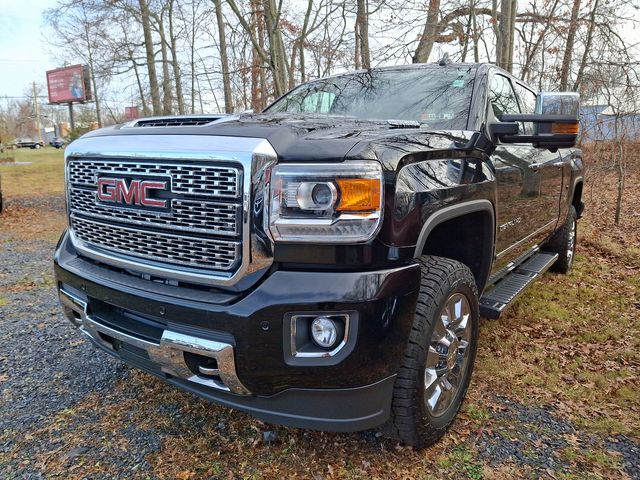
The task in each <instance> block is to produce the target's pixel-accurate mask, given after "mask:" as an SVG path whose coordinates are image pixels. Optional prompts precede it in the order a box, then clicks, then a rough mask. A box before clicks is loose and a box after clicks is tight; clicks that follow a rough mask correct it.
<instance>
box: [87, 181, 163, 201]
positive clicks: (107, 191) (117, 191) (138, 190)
mask: <svg viewBox="0 0 640 480" xmlns="http://www.w3.org/2000/svg"><path fill="white" fill-rule="evenodd" d="M166 188H167V182H162V181H158V180H129V182H128V183H127V180H126V179H124V178H109V177H106V178H105V177H103V178H99V179H98V199H99V200H100V201H101V202H109V203H124V204H127V205H138V206H140V207H159V208H165V207H166V206H167V201H166V200H159V199H157V198H152V197H151V196H150V191H151V190H166Z"/></svg>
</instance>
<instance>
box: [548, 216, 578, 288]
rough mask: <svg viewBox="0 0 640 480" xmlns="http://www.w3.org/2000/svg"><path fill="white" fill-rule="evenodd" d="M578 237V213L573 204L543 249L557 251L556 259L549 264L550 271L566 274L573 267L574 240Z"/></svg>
mask: <svg viewBox="0 0 640 480" xmlns="http://www.w3.org/2000/svg"><path fill="white" fill-rule="evenodd" d="M577 239H578V215H577V213H576V209H575V207H574V206H573V205H571V206H570V207H569V214H568V215H567V220H566V221H565V222H564V225H563V226H562V228H560V230H558V231H557V232H556V233H554V234H553V236H552V237H551V239H550V240H549V241H548V242H547V245H546V246H545V248H544V250H547V251H549V252H553V253H557V254H558V260H556V263H554V264H553V265H552V266H551V271H552V272H557V273H562V274H565V275H566V274H567V273H569V272H570V271H571V267H573V260H574V258H575V251H576V242H577Z"/></svg>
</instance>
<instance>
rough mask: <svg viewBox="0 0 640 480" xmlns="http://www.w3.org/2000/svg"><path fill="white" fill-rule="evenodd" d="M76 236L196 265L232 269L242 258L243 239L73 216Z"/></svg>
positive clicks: (107, 247)
mask: <svg viewBox="0 0 640 480" xmlns="http://www.w3.org/2000/svg"><path fill="white" fill-rule="evenodd" d="M71 229H72V231H73V235H74V236H75V238H76V239H78V240H80V241H82V242H86V243H88V244H90V245H95V246H98V247H101V248H103V249H105V250H108V251H115V252H118V253H121V254H124V255H131V256H134V257H139V258H145V259H148V260H151V261H155V262H168V263H172V264H178V265H184V266H187V267H192V268H205V269H212V270H225V271H227V270H232V269H233V268H235V267H236V266H237V264H238V261H239V259H240V257H241V255H240V246H241V242H239V241H223V240H212V239H209V238H200V237H191V236H186V235H182V234H180V235H175V234H168V233H164V232H163V233H160V232H156V231H148V230H139V229H135V228H129V227H122V226H119V225H114V224H109V223H104V222H100V221H94V220H87V219H85V218H81V217H76V216H75V215H73V214H72V215H71Z"/></svg>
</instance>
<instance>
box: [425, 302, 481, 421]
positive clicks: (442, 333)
mask: <svg viewBox="0 0 640 480" xmlns="http://www.w3.org/2000/svg"><path fill="white" fill-rule="evenodd" d="M471 322H472V317H471V306H470V304H469V300H468V299H467V297H466V296H464V295H463V294H461V293H453V294H451V295H450V296H449V298H447V301H446V302H445V304H444V307H443V308H442V310H441V311H440V313H439V314H438V316H437V317H436V319H435V325H434V327H433V333H432V335H431V343H430V344H429V351H428V353H427V361H426V366H425V370H424V400H425V403H426V406H427V409H428V410H429V413H430V414H431V415H432V416H433V417H439V416H441V415H443V414H444V413H445V412H446V411H447V409H448V408H449V407H450V406H451V404H452V402H453V400H454V398H455V397H456V394H457V393H458V390H459V389H460V387H461V385H462V384H463V381H464V376H465V372H466V371H467V369H468V363H469V350H470V348H469V342H470V341H471V332H472V325H471Z"/></svg>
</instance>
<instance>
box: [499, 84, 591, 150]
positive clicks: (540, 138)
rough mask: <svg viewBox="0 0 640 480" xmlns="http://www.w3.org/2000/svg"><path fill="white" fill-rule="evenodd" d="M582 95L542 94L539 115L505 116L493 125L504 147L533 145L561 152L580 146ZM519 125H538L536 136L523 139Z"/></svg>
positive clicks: (526, 136) (537, 102)
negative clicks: (506, 144) (505, 144)
mask: <svg viewBox="0 0 640 480" xmlns="http://www.w3.org/2000/svg"><path fill="white" fill-rule="evenodd" d="M579 121H580V95H579V94H577V93H574V92H541V93H540V94H539V95H538V97H537V99H536V108H535V113H532V114H516V115H511V114H508V115H507V114H505V115H502V116H501V117H500V122H499V123H494V124H491V125H489V129H490V131H491V133H492V135H494V136H495V137H496V138H498V139H499V140H500V141H501V142H503V143H532V144H533V145H534V146H535V147H542V148H548V149H549V150H557V149H558V148H569V147H573V146H574V145H575V144H576V141H577V139H578V132H579V127H580V123H579ZM518 122H527V123H532V124H533V125H534V131H533V135H521V134H520V133H519V130H520V128H519V124H518Z"/></svg>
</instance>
